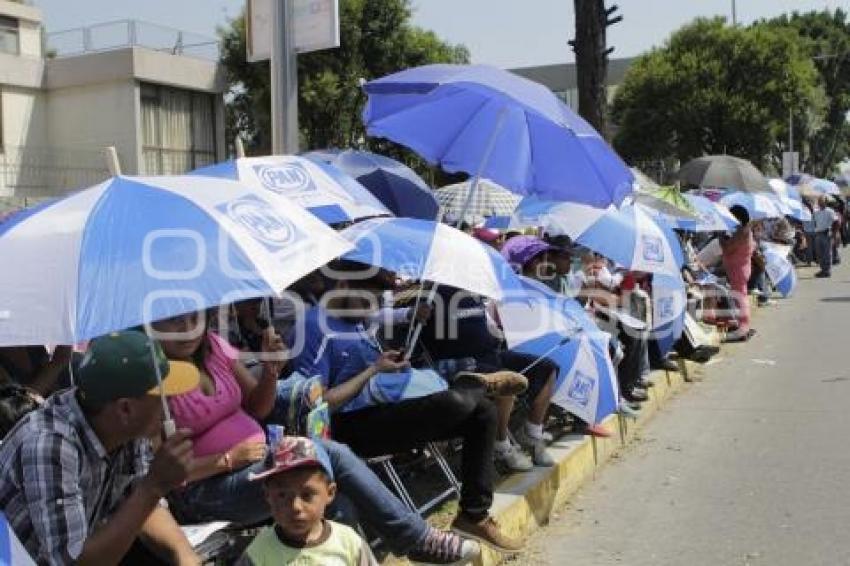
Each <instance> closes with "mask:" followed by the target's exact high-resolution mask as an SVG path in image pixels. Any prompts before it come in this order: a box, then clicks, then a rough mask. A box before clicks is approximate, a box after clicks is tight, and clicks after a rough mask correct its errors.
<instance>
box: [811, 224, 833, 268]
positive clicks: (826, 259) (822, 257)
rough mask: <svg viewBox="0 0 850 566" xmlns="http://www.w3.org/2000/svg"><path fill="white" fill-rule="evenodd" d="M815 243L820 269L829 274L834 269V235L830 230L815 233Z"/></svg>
mask: <svg viewBox="0 0 850 566" xmlns="http://www.w3.org/2000/svg"><path fill="white" fill-rule="evenodd" d="M815 245H816V246H817V254H818V262H819V263H820V270H821V272H822V273H826V274H829V273H830V272H831V271H832V237H831V235H830V233H829V231H828V230H827V231H825V232H818V233H817V234H816V235H815Z"/></svg>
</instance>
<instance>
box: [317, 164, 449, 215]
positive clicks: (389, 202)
mask: <svg viewBox="0 0 850 566" xmlns="http://www.w3.org/2000/svg"><path fill="white" fill-rule="evenodd" d="M304 157H307V158H310V159H318V160H321V161H324V162H326V163H330V164H331V165H333V166H334V167H336V168H337V169H339V170H341V171H342V172H344V173H346V174H348V175H350V176H351V177H353V178H354V179H355V180H356V181H357V182H359V183H360V184H361V185H363V186H364V187H366V188H367V189H368V190H369V192H370V193H372V194H373V195H375V198H377V199H378V200H379V201H381V203H382V204H383V205H384V206H386V207H387V208H388V209H390V210H391V211H392V213H393V214H395V215H396V216H400V217H403V218H421V219H422V220H436V219H437V215H438V214H439V213H440V205H439V203H438V202H437V199H436V198H434V193H433V191H431V188H430V187H428V184H427V183H425V181H423V180H422V178H421V177H420V176H419V175H417V174H416V172H415V171H413V169H411V168H410V167H408V166H407V165H405V164H404V163H401V162H399V161H396V160H395V159H390V158H389V157H385V156H383V155H378V154H377V153H372V152H369V151H360V150H354V149H346V150H340V149H325V150H319V151H311V152H310V153H307V154H305V155H304Z"/></svg>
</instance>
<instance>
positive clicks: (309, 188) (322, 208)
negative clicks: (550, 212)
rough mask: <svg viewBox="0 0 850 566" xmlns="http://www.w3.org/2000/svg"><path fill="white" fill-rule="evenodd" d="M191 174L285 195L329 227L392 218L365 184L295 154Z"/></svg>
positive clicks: (232, 163)
mask: <svg viewBox="0 0 850 566" xmlns="http://www.w3.org/2000/svg"><path fill="white" fill-rule="evenodd" d="M191 175H199V176H206V177H219V178H223V179H230V180H234V181H239V182H240V183H242V184H243V185H247V186H248V187H251V188H254V189H263V190H266V191H269V192H272V193H275V194H278V195H282V196H285V197H287V198H288V199H290V200H292V201H293V202H295V203H296V204H299V205H301V206H303V207H304V208H306V209H307V210H309V211H310V212H311V213H313V214H314V215H316V216H317V217H318V218H319V219H321V220H322V221H323V222H325V223H326V224H338V223H341V222H351V221H353V220H359V219H361V218H368V217H371V216H384V215H392V213H391V212H390V211H389V209H387V207H385V206H384V205H383V204H381V202H380V201H378V199H377V198H375V196H374V195H373V194H372V193H370V192H369V191H368V190H367V189H366V188H365V187H364V186H363V185H361V184H360V183H358V182H357V181H355V180H354V179H353V178H351V176H349V175H347V174H345V173H343V172H342V171H340V170H339V169H337V168H336V167H334V166H333V165H330V164H328V163H325V162H323V161H321V160H312V159H307V158H305V157H298V156H294V155H269V156H266V157H242V158H239V159H235V160H230V161H225V162H223V163H217V164H215V165H210V166H208V167H202V168H200V169H195V170H194V171H192V173H191Z"/></svg>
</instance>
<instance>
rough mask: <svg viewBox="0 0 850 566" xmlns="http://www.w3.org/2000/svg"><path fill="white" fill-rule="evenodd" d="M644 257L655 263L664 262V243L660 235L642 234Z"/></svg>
mask: <svg viewBox="0 0 850 566" xmlns="http://www.w3.org/2000/svg"><path fill="white" fill-rule="evenodd" d="M641 242H642V244H643V246H642V247H643V259H645V260H646V261H651V262H654V263H664V243H663V241H662V239H661V238H660V237H658V236H653V235H650V234H642V235H641Z"/></svg>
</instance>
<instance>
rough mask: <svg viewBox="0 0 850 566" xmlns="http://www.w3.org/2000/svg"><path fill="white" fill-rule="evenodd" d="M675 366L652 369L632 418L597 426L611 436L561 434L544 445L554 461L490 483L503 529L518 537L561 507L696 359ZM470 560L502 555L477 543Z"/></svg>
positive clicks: (486, 563)
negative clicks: (644, 397) (479, 547)
mask: <svg viewBox="0 0 850 566" xmlns="http://www.w3.org/2000/svg"><path fill="white" fill-rule="evenodd" d="M683 365H684V370H685V371H684V374H683V373H681V372H672V371H671V372H667V371H663V370H659V371H654V372H652V375H651V380H652V381H653V382H654V383H655V386H654V387H652V388H650V389H649V391H648V392H649V400H648V401H647V402H645V403H644V404H643V407H642V408H641V411H640V416H639V417H638V418H637V419H636V420H630V419H626V418H624V417H621V416H619V415H611V416H610V417H608V418H607V419H606V420H605V421H603V423H602V424H603V426H604V427H605V428H607V429H608V430H610V431H611V432H612V433H613V434H612V436H611V438H594V437H589V436H580V435H567V436H565V437H562V438H561V439H559V440H558V441H557V442H555V443H553V444H552V446H550V448H549V452H550V454H552V456H553V457H554V458H555V461H556V462H557V463H556V465H555V466H554V467H552V468H535V469H534V470H533V471H532V472H528V473H525V474H517V475H514V476H510V477H508V478H506V479H505V481H503V482H502V483H501V484H499V486H498V487H497V488H496V496H495V501H494V503H493V508H492V512H493V515H494V517H495V518H496V520H497V521H499V523H500V524H501V525H502V527H503V529H504V530H505V532H507V533H509V534H510V535H511V536H517V537H521V538H526V537H528V535H529V534H531V533H532V532H534V531H535V530H537V529H538V528H539V527H540V526H542V525H545V524H546V523H548V521H549V518H550V517H551V515H552V512H553V511H554V510H555V509H558V508H559V507H561V506H562V505H563V504H564V503H566V502H567V500H568V499H569V498H570V496H572V495H573V494H574V493H575V492H576V491H577V490H578V489H579V488H580V487H581V486H582V485H584V484H585V483H586V482H587V481H589V480H591V479H592V478H593V477H594V476H595V475H596V472H597V470H599V469H600V468H601V467H602V466H603V465H604V464H605V463H606V462H608V460H610V459H611V458H612V457H614V456H615V455H616V454H617V453H618V452H619V451H620V450H622V449H623V448H624V447H626V446H627V445H628V444H629V443H631V442H632V441H634V440H635V438H636V437H637V434H638V432H639V431H640V430H641V428H643V427H644V426H645V425H646V423H647V422H649V421H650V420H651V419H652V418H653V417H654V416H655V414H656V413H658V411H660V410H661V409H662V408H663V407H664V406H665V405H666V404H667V403H668V402H669V401H670V399H672V398H673V396H674V395H676V394H677V393H678V392H679V391H681V390H683V389H684V388H685V385H686V381H685V379H686V377H687V378H691V377H694V376H696V375H697V374H698V373H699V372H701V369H700V367H699V364H696V363H694V362H690V361H687V362H685V363H684V364H683ZM483 550H484V552H483V554H482V557H481V559H480V560H478V561H476V563H475V564H477V565H481V566H490V565H494V564H499V563H500V562H501V561H502V560H504V559H505V558H506V557H507V556H508V555H503V554H500V553H497V552H495V551H492V550H490V549H489V548H487V547H484V548H483Z"/></svg>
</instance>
